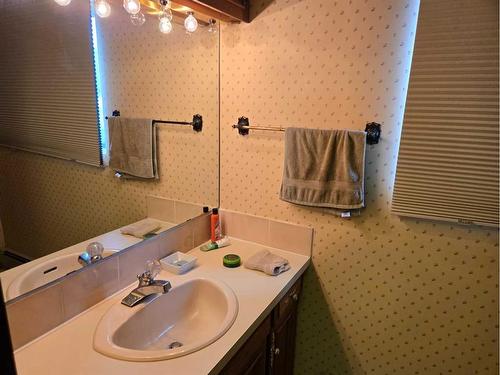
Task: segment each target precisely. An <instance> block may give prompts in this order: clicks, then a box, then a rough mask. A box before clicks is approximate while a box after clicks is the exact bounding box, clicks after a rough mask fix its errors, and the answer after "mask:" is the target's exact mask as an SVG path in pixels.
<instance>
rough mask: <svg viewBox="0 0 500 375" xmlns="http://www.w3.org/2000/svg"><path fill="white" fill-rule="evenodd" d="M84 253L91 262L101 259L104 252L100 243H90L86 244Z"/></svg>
mask: <svg viewBox="0 0 500 375" xmlns="http://www.w3.org/2000/svg"><path fill="white" fill-rule="evenodd" d="M85 252H86V253H87V254H88V255H89V256H90V259H91V261H92V263H93V262H96V261H98V260H101V259H102V253H103V252H104V246H102V243H100V242H92V243H90V244H88V246H87V248H86V249H85Z"/></svg>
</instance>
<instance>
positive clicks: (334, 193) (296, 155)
mask: <svg viewBox="0 0 500 375" xmlns="http://www.w3.org/2000/svg"><path fill="white" fill-rule="evenodd" d="M365 145H366V133H365V132H363V131H349V130H320V129H302V128H287V129H286V131H285V165H284V170H283V182H282V184H281V192H280V198H281V199H282V200H284V201H287V202H290V203H295V204H301V205H305V206H313V207H323V208H329V209H340V210H356V209H359V208H362V207H364V203H365V201H364V199H365V193H364V191H365V183H364V180H365V176H364V175H365Z"/></svg>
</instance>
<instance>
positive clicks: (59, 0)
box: [54, 0, 71, 7]
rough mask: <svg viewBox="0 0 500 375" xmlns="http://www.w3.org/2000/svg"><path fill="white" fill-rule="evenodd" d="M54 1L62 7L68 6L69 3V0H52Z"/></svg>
mask: <svg viewBox="0 0 500 375" xmlns="http://www.w3.org/2000/svg"><path fill="white" fill-rule="evenodd" d="M54 1H55V2H56V3H57V4H59V5H60V6H62V7H65V6H66V5H69V3H71V0H54Z"/></svg>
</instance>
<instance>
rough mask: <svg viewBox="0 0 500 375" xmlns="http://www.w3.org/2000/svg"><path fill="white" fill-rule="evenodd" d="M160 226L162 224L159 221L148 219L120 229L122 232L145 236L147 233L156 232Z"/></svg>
mask: <svg viewBox="0 0 500 375" xmlns="http://www.w3.org/2000/svg"><path fill="white" fill-rule="evenodd" d="M160 228H161V225H160V223H158V222H157V221H153V220H146V221H143V222H140V223H135V224H130V225H127V226H126V227H123V228H121V229H120V233H121V234H129V235H131V236H134V237H137V238H143V237H144V236H145V235H146V234H148V233H153V232H156V231H157V230H158V229H160Z"/></svg>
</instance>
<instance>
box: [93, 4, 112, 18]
mask: <svg viewBox="0 0 500 375" xmlns="http://www.w3.org/2000/svg"><path fill="white" fill-rule="evenodd" d="M95 12H96V14H97V15H98V16H99V17H101V18H106V17H109V15H110V14H111V6H110V5H109V3H108V2H107V1H106V0H96V2H95Z"/></svg>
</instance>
